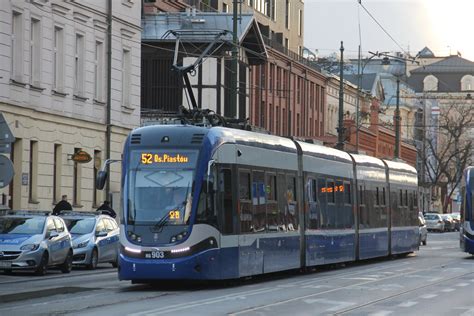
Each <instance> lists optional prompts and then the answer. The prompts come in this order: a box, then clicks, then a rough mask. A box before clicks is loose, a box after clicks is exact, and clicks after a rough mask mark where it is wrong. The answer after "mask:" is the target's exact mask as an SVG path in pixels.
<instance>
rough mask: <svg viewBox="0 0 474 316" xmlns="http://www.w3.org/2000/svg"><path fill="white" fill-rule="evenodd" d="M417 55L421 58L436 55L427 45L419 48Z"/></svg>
mask: <svg viewBox="0 0 474 316" xmlns="http://www.w3.org/2000/svg"><path fill="white" fill-rule="evenodd" d="M418 56H419V57H422V58H432V57H436V56H435V54H434V53H433V51H432V50H431V49H429V48H428V47H427V46H425V47H424V48H423V49H422V50H420V52H419V53H418Z"/></svg>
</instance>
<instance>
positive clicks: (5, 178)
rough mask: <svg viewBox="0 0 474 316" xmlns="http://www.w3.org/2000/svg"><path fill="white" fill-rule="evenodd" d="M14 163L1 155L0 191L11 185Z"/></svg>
mask: <svg viewBox="0 0 474 316" xmlns="http://www.w3.org/2000/svg"><path fill="white" fill-rule="evenodd" d="M14 173H15V172H14V171H13V163H12V161H11V160H10V159H8V158H7V157H6V156H4V155H0V189H1V188H4V187H6V186H7V185H9V184H10V182H11V181H12V179H13V174H14Z"/></svg>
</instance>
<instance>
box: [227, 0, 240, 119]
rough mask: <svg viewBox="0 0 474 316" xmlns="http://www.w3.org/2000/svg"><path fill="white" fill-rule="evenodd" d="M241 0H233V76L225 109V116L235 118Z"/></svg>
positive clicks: (231, 69) (231, 68)
mask: <svg viewBox="0 0 474 316" xmlns="http://www.w3.org/2000/svg"><path fill="white" fill-rule="evenodd" d="M238 3H239V0H233V4H232V6H233V8H232V9H233V10H232V11H233V18H232V22H233V23H232V26H233V28H232V32H233V37H232V61H231V66H230V71H231V76H230V78H231V79H230V87H229V89H230V93H229V95H230V102H229V105H228V109H227V111H224V113H225V116H228V117H233V118H235V117H236V116H237V86H238V73H237V66H238V58H239V50H238V48H239V38H238V36H237V21H238V19H239V18H238V8H237V4H238Z"/></svg>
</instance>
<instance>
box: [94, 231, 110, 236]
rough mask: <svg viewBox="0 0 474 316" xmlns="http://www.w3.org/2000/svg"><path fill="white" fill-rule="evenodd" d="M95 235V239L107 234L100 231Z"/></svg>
mask: <svg viewBox="0 0 474 316" xmlns="http://www.w3.org/2000/svg"><path fill="white" fill-rule="evenodd" d="M95 235H96V236H97V237H106V236H107V235H108V233H107V232H106V231H100V232H96V233H95Z"/></svg>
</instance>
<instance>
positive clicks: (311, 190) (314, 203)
mask: <svg viewBox="0 0 474 316" xmlns="http://www.w3.org/2000/svg"><path fill="white" fill-rule="evenodd" d="M307 185H308V190H307V192H308V209H309V214H308V217H309V219H308V228H310V229H317V228H319V225H320V223H319V206H318V184H317V181H316V180H315V179H313V178H308V181H307Z"/></svg>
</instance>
